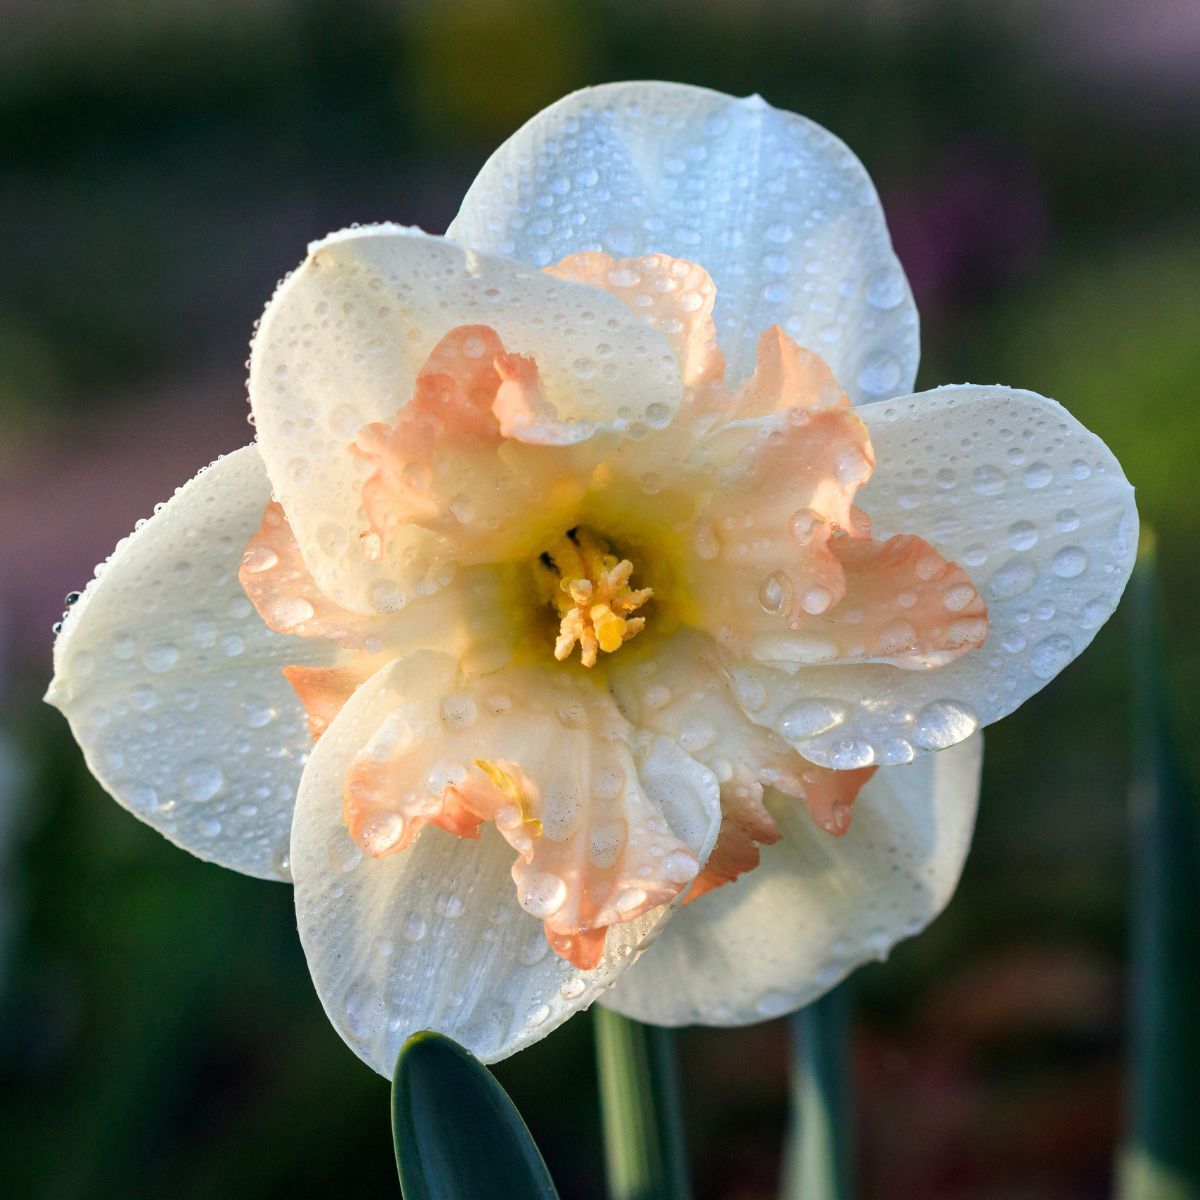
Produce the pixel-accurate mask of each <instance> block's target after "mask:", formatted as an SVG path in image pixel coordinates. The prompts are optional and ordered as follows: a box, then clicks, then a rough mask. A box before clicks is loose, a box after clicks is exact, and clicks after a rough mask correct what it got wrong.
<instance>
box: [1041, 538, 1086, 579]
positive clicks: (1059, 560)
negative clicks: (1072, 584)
mask: <svg viewBox="0 0 1200 1200" xmlns="http://www.w3.org/2000/svg"><path fill="white" fill-rule="evenodd" d="M1087 568H1088V556H1087V551H1086V550H1084V549H1083V548H1082V547H1081V546H1064V547H1063V548H1062V549H1061V550H1060V551H1059V552H1058V553H1057V554H1056V555H1055V556H1054V558H1053V559H1052V560H1051V563H1050V570H1052V571H1053V572H1054V573H1055V575H1057V576H1058V577H1059V578H1060V579H1076V578H1077V577H1078V576H1080V575H1082V574H1083V573H1084V571H1086V570H1087Z"/></svg>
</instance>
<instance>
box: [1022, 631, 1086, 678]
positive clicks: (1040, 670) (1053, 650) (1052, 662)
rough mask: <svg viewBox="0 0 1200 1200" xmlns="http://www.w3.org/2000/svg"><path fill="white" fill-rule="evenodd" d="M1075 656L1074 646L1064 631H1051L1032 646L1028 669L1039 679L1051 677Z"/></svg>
mask: <svg viewBox="0 0 1200 1200" xmlns="http://www.w3.org/2000/svg"><path fill="white" fill-rule="evenodd" d="M1074 657H1075V647H1074V645H1073V644H1072V642H1071V639H1070V638H1069V637H1068V636H1067V635H1066V634H1065V633H1052V634H1051V635H1050V636H1049V637H1047V638H1043V639H1042V640H1041V641H1040V642H1038V643H1037V645H1036V646H1034V648H1033V653H1032V654H1031V655H1030V669H1031V670H1032V671H1033V673H1034V674H1035V675H1036V676H1037V677H1038V678H1039V679H1053V678H1054V676H1055V675H1057V674H1058V673H1059V671H1061V670H1062V669H1063V667H1065V666H1066V665H1067V663H1069V662H1070V661H1071V659H1072V658H1074Z"/></svg>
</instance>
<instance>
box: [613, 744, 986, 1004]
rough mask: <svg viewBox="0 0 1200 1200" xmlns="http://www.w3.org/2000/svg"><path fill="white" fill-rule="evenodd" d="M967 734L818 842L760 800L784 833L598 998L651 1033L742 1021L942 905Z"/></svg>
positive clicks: (881, 786) (974, 781)
mask: <svg viewBox="0 0 1200 1200" xmlns="http://www.w3.org/2000/svg"><path fill="white" fill-rule="evenodd" d="M981 753H982V744H981V740H980V739H979V738H978V737H975V738H972V739H971V740H969V741H967V742H966V743H965V744H963V745H961V746H956V747H954V748H953V749H952V750H948V751H946V753H944V754H938V755H934V756H931V757H929V758H925V759H922V760H921V761H920V762H918V763H914V764H912V765H910V766H907V767H896V768H891V769H888V770H884V771H880V772H879V773H878V774H877V775H876V776H875V777H874V778H873V779H872V780H871V781H870V782H869V783H868V784H867V785H866V787H864V788H863V790H862V794H861V796H860V797H859V799H858V800H857V801H856V803H855V806H854V807H855V813H854V821H853V824H852V825H851V828H850V831H849V832H848V833H847V834H846V835H845V837H842V838H839V839H834V838H830V837H828V836H827V835H825V834H824V833H822V832H821V831H820V830H818V829H817V828H816V827H815V826H814V825H813V823H812V822H811V821H810V820H809V819H808V816H807V814H805V813H804V812H803V811H802V810H801V809H800V808H799V807H798V806H797V805H796V804H795V803H794V802H791V801H788V800H787V799H786V798H784V797H781V796H779V795H777V794H776V795H774V796H773V797H771V798H770V799H769V801H768V803H769V807H770V808H771V811H772V812H773V813H774V815H775V819H776V821H777V823H778V825H779V828H780V831H781V832H782V834H783V837H782V838H781V839H780V841H779V842H777V843H776V844H775V845H772V846H767V847H765V848H764V849H763V851H762V864H761V865H760V866H759V867H758V868H757V869H756V870H754V871H752V872H750V873H749V874H747V875H745V876H743V877H742V878H741V879H739V880H738V881H737V882H735V883H731V884H729V885H728V886H726V887H723V888H720V889H718V890H716V891H713V892H710V893H709V894H708V895H705V896H702V897H700V899H698V900H697V901H696V902H695V903H694V904H688V905H685V906H684V907H683V908H682V909H681V910H680V911H679V912H678V913H677V914H676V916H675V918H674V919H673V920H672V922H671V923H670V925H669V926H668V927H667V928H666V929H665V930H664V931H663V935H662V936H661V937H660V938H659V939H658V941H657V942H656V943H655V945H654V947H653V950H652V951H651V953H649V954H647V955H645V956H644V957H643V958H642V959H639V961H638V962H637V964H636V965H635V966H634V968H633V969H632V970H631V971H629V972H628V973H627V974H626V975H625V976H623V977H622V979H621V981H620V982H619V983H618V985H617V986H616V988H614V989H613V991H611V992H609V993H608V994H607V995H606V996H605V997H604V1001H603V1002H604V1003H605V1004H606V1005H607V1006H609V1007H610V1008H615V1009H616V1010H617V1011H618V1012H623V1013H625V1014H626V1015H627V1016H630V1017H633V1018H635V1019H636V1020H640V1021H649V1022H652V1023H654V1024H658V1025H690V1024H705V1025H745V1024H750V1023H752V1022H755V1021H763V1020H766V1019H768V1018H770V1017H777V1016H781V1015H782V1014H783V1013H786V1012H791V1011H793V1010H794V1009H797V1008H800V1007H802V1006H803V1005H805V1004H807V1003H809V1002H810V1001H811V1000H815V999H816V998H817V997H818V996H820V995H821V994H822V993H824V992H826V991H828V990H829V989H830V988H831V987H833V986H834V985H835V984H836V983H838V982H839V981H840V980H841V979H842V978H844V977H845V976H846V975H847V974H848V973H849V972H850V971H852V970H853V969H854V968H855V967H857V966H859V965H860V964H861V963H863V962H865V961H868V960H870V959H873V958H883V957H885V956H886V955H887V952H888V950H889V949H890V948H891V947H892V946H893V945H894V944H895V943H896V942H898V941H900V940H901V939H902V938H905V937H911V936H912V935H913V934H915V933H917V932H919V931H920V930H921V929H923V928H924V927H925V926H926V925H928V924H929V922H930V921H931V920H933V918H934V917H935V916H937V914H938V913H939V912H940V911H941V910H942V908H943V907H944V906H945V904H946V902H947V901H948V900H949V898H950V895H951V894H952V892H953V890H954V887H955V885H956V884H957V882H958V876H959V873H960V871H961V870H962V865H963V861H964V859H965V858H966V854H967V849H968V847H969V845H970V840H971V833H972V830H973V827H974V822H975V807H976V798H977V793H978V784H979V767H980V761H981Z"/></svg>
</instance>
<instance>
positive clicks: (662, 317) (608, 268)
mask: <svg viewBox="0 0 1200 1200" xmlns="http://www.w3.org/2000/svg"><path fill="white" fill-rule="evenodd" d="M546 272H547V274H550V275H554V276H556V277H557V278H559V279H566V280H570V281H571V282H573V283H583V284H587V285H588V286H589V287H595V288H600V289H601V290H602V291H606V292H609V293H611V294H612V295H614V296H616V297H617V298H618V299H619V300H621V301H622V302H623V303H624V304H626V305H628V307H629V308H630V309H631V310H632V311H633V312H634V313H635V314H636V315H637V316H639V317H641V318H642V319H643V320H645V321H647V322H649V323H650V324H651V325H652V326H654V328H655V329H657V330H658V331H659V332H660V333H662V334H663V336H664V337H665V338H666V339H667V342H668V344H669V345H670V346H671V349H672V350H673V351H674V354H675V358H676V360H677V362H678V363H679V373H680V376H681V377H682V379H683V385H684V387H685V388H687V389H689V391H690V392H691V393H692V398H693V404H695V403H697V402H699V403H700V404H701V405H702V406H703V405H706V404H711V403H712V399H713V395H712V389H713V387H714V385H716V384H719V382H720V380H721V378H722V376H723V375H724V374H725V358H724V356H723V355H722V354H721V351H720V349H719V348H718V346H717V328H716V325H715V324H714V323H713V316H712V314H713V305H714V304H715V303H716V299H717V289H716V288H715V287H714V285H713V281H712V279H711V278H710V277H709V274H708V272H707V271H706V270H705V269H704V268H703V267H701V266H699V265H697V264H696V263H693V262H688V261H687V259H683V258H672V257H671V256H670V255H669V254H645V255H642V256H641V257H640V258H620V259H618V258H613V257H612V255H610V254H603V253H601V252H599V251H589V252H586V253H583V254H572V255H569V256H568V257H567V258H564V259H563V260H562V261H561V262H560V263H557V264H555V265H554V266H551V267H547V268H546Z"/></svg>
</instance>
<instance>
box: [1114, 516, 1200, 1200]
mask: <svg viewBox="0 0 1200 1200" xmlns="http://www.w3.org/2000/svg"><path fill="white" fill-rule="evenodd" d="M1158 612H1159V607H1158V580H1157V571H1156V566H1155V545H1154V537H1153V534H1151V533H1150V532H1149V531H1145V532H1144V533H1143V537H1142V547H1141V551H1140V553H1139V555H1138V562H1137V566H1136V568H1135V569H1134V573H1133V581H1132V584H1131V586H1130V603H1129V615H1130V617H1131V619H1132V624H1133V652H1134V661H1133V667H1134V699H1135V714H1134V717H1135V726H1134V732H1135V739H1136V740H1135V746H1134V750H1135V760H1134V761H1135V777H1134V786H1133V792H1132V796H1131V803H1130V808H1131V818H1132V825H1133V854H1134V861H1133V873H1132V874H1133V896H1132V910H1133V912H1132V915H1133V931H1132V958H1133V1006H1132V1016H1133V1027H1132V1030H1131V1043H1132V1060H1133V1061H1132V1064H1131V1066H1132V1077H1131V1079H1130V1095H1131V1101H1130V1112H1129V1121H1128V1130H1127V1134H1126V1145H1125V1148H1124V1150H1123V1153H1122V1156H1121V1179H1120V1190H1119V1195H1120V1196H1121V1200H1200V1137H1198V1136H1197V1118H1198V1114H1200V1020H1198V1019H1197V1014H1198V1013H1200V953H1198V952H1197V942H1196V920H1197V916H1198V915H1200V817H1198V814H1197V809H1196V800H1195V797H1194V796H1193V795H1192V794H1191V792H1190V790H1189V789H1188V787H1187V783H1186V781H1185V779H1184V777H1183V774H1182V772H1181V770H1180V766H1179V760H1178V758H1177V757H1176V754H1175V751H1174V747H1173V746H1172V744H1171V737H1170V732H1169V727H1168V715H1167V705H1166V697H1165V689H1164V686H1163V678H1162V671H1161V658H1160V653H1161V651H1160V647H1159V644H1158V643H1159V621H1158Z"/></svg>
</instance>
